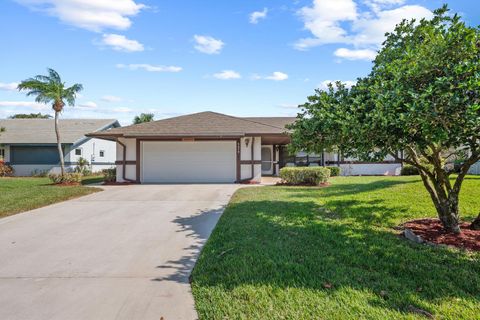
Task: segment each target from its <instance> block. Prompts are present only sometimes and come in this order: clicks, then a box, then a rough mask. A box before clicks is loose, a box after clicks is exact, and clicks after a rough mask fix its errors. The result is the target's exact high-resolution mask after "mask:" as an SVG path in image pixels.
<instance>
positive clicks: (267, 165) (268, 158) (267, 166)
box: [262, 146, 273, 175]
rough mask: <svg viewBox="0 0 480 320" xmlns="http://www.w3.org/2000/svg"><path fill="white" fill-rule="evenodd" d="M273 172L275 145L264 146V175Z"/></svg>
mask: <svg viewBox="0 0 480 320" xmlns="http://www.w3.org/2000/svg"><path fill="white" fill-rule="evenodd" d="M272 174H273V146H262V175H272Z"/></svg>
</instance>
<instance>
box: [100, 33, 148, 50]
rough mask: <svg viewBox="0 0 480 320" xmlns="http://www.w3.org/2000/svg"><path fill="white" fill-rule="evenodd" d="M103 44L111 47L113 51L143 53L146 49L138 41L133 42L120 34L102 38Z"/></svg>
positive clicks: (105, 35)
mask: <svg viewBox="0 0 480 320" xmlns="http://www.w3.org/2000/svg"><path fill="white" fill-rule="evenodd" d="M102 44H103V45H105V46H109V47H111V48H112V49H113V50H117V51H125V52H136V51H143V50H144V49H145V48H144V47H143V44H141V43H140V42H138V41H137V40H131V39H128V38H127V37H125V36H124V35H120V34H112V33H110V34H104V35H103V37H102Z"/></svg>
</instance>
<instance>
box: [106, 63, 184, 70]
mask: <svg viewBox="0 0 480 320" xmlns="http://www.w3.org/2000/svg"><path fill="white" fill-rule="evenodd" d="M116 67H117V68H119V69H129V70H144V71H148V72H180V71H182V67H177V66H160V65H152V64H147V63H139V64H117V65H116Z"/></svg>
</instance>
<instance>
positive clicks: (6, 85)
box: [0, 82, 18, 91]
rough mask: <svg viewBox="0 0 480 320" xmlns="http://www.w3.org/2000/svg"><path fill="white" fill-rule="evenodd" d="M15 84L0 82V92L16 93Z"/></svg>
mask: <svg viewBox="0 0 480 320" xmlns="http://www.w3.org/2000/svg"><path fill="white" fill-rule="evenodd" d="M17 86H18V83H17V82H10V83H3V82H0V90H4V91H17Z"/></svg>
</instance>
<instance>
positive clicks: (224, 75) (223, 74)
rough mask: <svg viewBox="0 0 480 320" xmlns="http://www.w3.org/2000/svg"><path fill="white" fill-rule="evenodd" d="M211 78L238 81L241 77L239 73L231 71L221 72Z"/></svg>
mask: <svg viewBox="0 0 480 320" xmlns="http://www.w3.org/2000/svg"><path fill="white" fill-rule="evenodd" d="M213 76H214V77H215V78H217V79H220V80H231V79H240V78H241V77H242V76H241V75H240V73H238V72H236V71H233V70H223V71H222V72H218V73H215V74H213Z"/></svg>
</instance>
